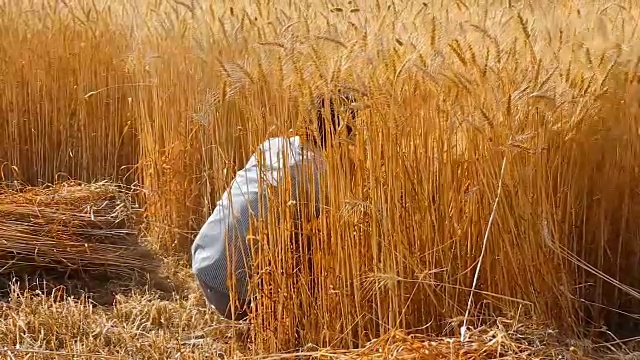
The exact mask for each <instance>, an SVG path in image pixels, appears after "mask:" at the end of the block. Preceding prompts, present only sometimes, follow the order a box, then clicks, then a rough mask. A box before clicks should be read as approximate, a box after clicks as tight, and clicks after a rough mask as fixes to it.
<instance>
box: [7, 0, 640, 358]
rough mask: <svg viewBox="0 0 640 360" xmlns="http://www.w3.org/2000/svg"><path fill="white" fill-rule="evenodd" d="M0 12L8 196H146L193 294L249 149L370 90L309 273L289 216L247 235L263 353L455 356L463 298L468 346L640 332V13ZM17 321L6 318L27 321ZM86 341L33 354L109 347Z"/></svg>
mask: <svg viewBox="0 0 640 360" xmlns="http://www.w3.org/2000/svg"><path fill="white" fill-rule="evenodd" d="M0 4H1V5H0V30H1V32H0V33H2V34H3V42H2V45H0V64H1V65H0V79H2V82H1V84H2V87H3V88H2V89H1V90H2V91H0V114H2V115H3V116H4V118H5V121H2V122H0V144H2V145H1V146H0V163H2V164H5V165H3V166H2V174H3V177H4V178H5V179H7V180H9V181H14V180H23V181H25V182H27V183H29V184H32V185H36V184H38V183H39V182H40V181H45V182H54V181H55V180H56V179H58V178H59V177H60V176H61V174H63V175H65V174H66V176H69V177H71V178H74V179H78V180H83V181H87V182H94V181H96V180H103V179H109V180H110V181H117V182H122V183H126V184H129V185H132V184H134V185H136V186H139V187H141V188H142V189H143V191H142V192H141V193H140V194H139V200H140V203H141V204H142V205H144V215H145V230H146V233H145V237H146V238H147V239H148V243H149V244H150V245H151V247H152V248H153V250H154V251H156V252H157V253H159V254H162V255H163V256H165V257H166V258H167V259H169V260H168V261H167V262H166V264H165V265H166V268H167V269H166V271H168V272H169V273H171V274H174V275H175V276H178V279H190V278H189V276H188V275H184V274H185V273H184V271H186V270H184V268H185V267H187V265H186V263H187V261H188V247H189V245H190V243H191V240H192V239H193V236H194V235H195V232H196V231H197V230H198V229H199V226H200V225H201V224H202V223H203V222H204V220H205V219H206V217H207V216H208V215H209V214H210V212H211V210H212V207H213V206H214V204H215V201H216V200H217V199H218V198H219V196H220V194H221V192H222V191H223V190H224V189H225V187H226V186H227V184H228V182H229V181H230V180H231V178H232V177H233V174H234V172H235V170H237V169H238V168H239V167H241V166H242V165H243V164H244V162H245V161H246V160H247V158H248V156H249V155H250V153H251V152H252V150H253V149H254V147H255V146H256V145H257V144H259V143H260V142H262V141H263V140H264V139H265V138H266V137H269V136H274V135H279V134H288V133H289V130H290V129H299V128H301V127H303V126H304V125H305V121H306V118H307V117H308V116H309V115H311V113H310V111H309V109H308V106H307V104H308V101H309V100H310V98H311V95H312V94H313V93H315V92H316V91H320V90H324V89H332V88H336V87H339V86H349V87H352V88H355V89H358V90H359V91H360V92H361V93H362V94H363V96H362V97H361V99H360V101H359V102H360V103H361V104H360V105H361V106H362V108H363V110H362V112H361V114H362V117H361V120H360V122H359V124H357V126H356V128H357V135H358V136H357V137H356V140H355V143H354V144H353V149H352V151H351V152H350V153H349V154H348V156H349V158H350V160H349V161H344V160H343V159H345V155H346V154H344V153H341V150H339V149H333V150H331V151H330V152H329V154H328V156H327V160H328V173H327V176H326V177H325V178H324V179H323V181H324V182H325V184H326V190H327V191H326V192H325V197H326V200H327V201H326V204H327V206H326V207H325V208H324V210H323V216H322V217H321V219H320V220H318V221H315V222H313V223H311V224H310V226H311V229H303V231H305V232H306V233H304V235H303V236H304V237H305V238H306V239H308V240H309V242H310V243H311V245H312V246H311V248H312V249H313V250H312V253H311V254H310V255H311V256H313V258H314V267H313V269H312V270H308V269H300V268H299V267H297V266H296V264H297V261H298V258H297V257H296V256H294V250H295V248H296V246H297V245H295V244H296V242H295V241H291V242H289V241H285V239H293V240H295V239H296V238H297V237H299V234H297V233H296V231H297V230H296V229H294V228H293V226H291V225H292V223H293V219H292V218H291V216H292V214H293V212H291V211H289V210H285V209H284V208H282V206H274V208H273V211H277V212H279V213H281V214H283V216H282V218H281V222H280V223H277V224H271V225H270V226H268V227H267V228H263V230H265V231H262V232H257V233H256V234H254V235H255V241H259V242H260V243H261V244H262V245H264V246H263V247H262V249H261V252H260V253H259V258H258V259H257V260H258V269H257V270H258V276H257V277H256V278H255V279H254V280H255V283H256V284H257V283H259V284H260V288H259V290H260V292H259V293H258V298H257V301H256V303H255V306H256V310H259V311H258V312H257V315H256V316H255V317H254V318H253V319H252V325H253V326H252V330H254V331H252V332H251V333H250V340H251V341H250V343H251V348H250V353H251V354H265V353H279V352H283V351H287V350H291V349H299V348H300V347H302V346H304V345H306V344H308V343H312V344H314V345H315V346H317V347H319V348H330V349H333V350H336V349H355V348H361V349H362V348H365V349H366V346H367V344H371V341H372V340H374V339H379V338H381V339H389V338H385V337H384V336H385V334H395V333H397V331H400V329H405V330H406V329H416V328H418V329H421V332H422V333H424V334H431V335H433V336H435V337H438V336H447V337H450V338H458V337H459V336H460V326H461V325H462V324H463V321H457V320H458V319H462V318H463V317H464V316H465V314H466V310H467V305H468V304H469V299H470V297H472V301H471V307H470V309H471V311H470V313H469V317H468V318H467V324H468V325H469V326H470V329H487V331H491V330H489V329H494V328H492V327H491V326H490V324H491V323H492V322H493V321H494V320H495V319H496V318H500V317H502V316H504V315H505V314H511V313H514V312H517V313H519V314H522V318H526V319H529V320H528V321H529V322H533V323H542V324H545V326H546V327H548V328H554V329H557V331H558V334H561V335H562V336H563V337H567V338H574V337H577V338H580V337H585V336H586V337H590V338H594V339H595V338H596V337H597V336H596V335H598V334H599V333H600V332H598V331H596V332H595V333H588V332H587V331H586V330H588V329H589V328H595V329H599V328H601V327H602V326H603V325H606V326H607V327H608V328H610V329H613V330H612V331H613V332H614V333H615V335H617V336H625V335H633V334H634V331H635V329H633V327H634V326H637V323H638V322H637V320H636V319H637V318H638V317H637V315H635V313H637V312H638V309H639V302H638V290H636V289H639V288H640V277H638V276H637V264H638V261H639V260H640V259H639V257H640V251H639V250H640V249H639V246H640V243H639V242H638V241H637V239H638V238H639V236H640V225H639V223H638V222H637V221H636V219H637V218H639V217H640V207H639V206H638V204H639V203H640V192H638V189H639V188H640V173H639V172H638V169H639V168H640V163H639V162H638V160H637V159H639V158H640V139H639V137H640V133H639V132H638V128H640V113H639V112H638V110H639V108H640V107H639V104H640V97H639V95H640V85H639V80H640V77H639V76H638V73H639V69H638V64H639V60H638V59H640V41H639V40H638V38H639V37H638V36H637V19H638V18H639V17H640V6H638V3H637V2H635V1H631V0H628V1H619V2H617V3H611V2H604V1H599V0H597V1H586V0H578V1H560V2H555V1H546V0H543V1H498V0H496V1H440V2H424V3H423V2H409V3H407V4H405V2H394V1H379V2H372V1H371V2H367V1H363V2H358V1H338V2H331V3H328V2H323V1H303V2H298V3H292V2H289V1H284V0H273V1H270V2H266V3H264V4H254V3H249V2H238V1H233V2H225V1H223V2H220V1H218V2H209V1H198V2H196V1H193V2H183V1H168V2H159V1H139V0H128V1H124V2H121V3H118V4H113V3H108V2H105V1H91V2H90V1H79V2H74V3H73V4H67V3H66V2H56V1H48V0H46V1H41V2H32V3H29V2H13V1H3V2H0ZM503 163H504V164H505V168H504V169H505V170H504V174H503V176H502V181H500V179H501V169H502V165H503ZM499 185H501V191H500V193H499V194H498V188H499ZM498 195H499V196H498ZM496 199H498V200H497V205H496V207H495V211H494V203H496ZM284 203H286V201H285V202H284ZM492 215H493V221H492V224H491V227H490V228H489V227H488V223H489V219H490V217H491V216H492ZM483 249H484V252H483ZM300 250H305V249H300ZM481 253H483V254H484V255H483V256H482V259H481V261H480V255H481ZM310 271H312V272H313V273H310ZM476 272H477V274H478V276H477V278H476V277H475V276H474V275H475V274H476ZM177 274H182V275H177ZM180 281H182V280H180ZM185 281H191V280H185ZM175 282H178V280H175ZM311 285H313V289H315V293H314V292H312V291H310V290H309V289H310V288H311ZM184 291H186V292H184V293H181V294H180V295H181V297H182V298H183V297H184V296H186V294H190V296H196V294H197V292H196V291H195V290H194V289H191V290H184ZM190 291H193V292H190ZM13 301H14V304H15V302H16V301H17V300H15V299H14V300H13ZM38 301H39V300H38ZM42 301H45V302H46V301H48V300H46V299H43V300H42ZM124 301H125V302H126V301H130V302H131V304H134V303H135V302H136V301H140V302H139V303H138V304H137V305H135V306H138V307H139V309H141V310H140V311H143V312H144V311H148V310H149V308H152V305H150V303H149V302H145V301H143V300H141V299H140V298H135V297H133V298H129V300H124ZM163 301H164V300H163ZM166 301H168V302H167V303H166V304H167V306H178V307H179V306H185V307H183V308H180V310H177V308H176V310H175V314H173V315H172V316H176V317H179V316H181V315H180V314H182V315H184V316H185V317H186V318H189V319H190V320H189V321H193V329H194V331H195V329H196V328H199V327H200V328H206V327H207V326H209V325H206V323H207V321H208V320H210V319H211V318H210V315H209V313H208V312H206V314H207V315H206V316H205V315H204V314H205V310H198V309H196V308H191V307H190V306H191V305H189V306H188V307H187V306H186V305H185V304H186V303H184V301H185V300H184V299H183V300H179V301H178V300H176V302H172V301H170V300H166ZM181 301H182V302H181ZM180 304H182V305H180ZM52 306H53V305H52ZM82 306H84V305H82ZM82 306H80V305H70V304H69V305H68V308H69V309H73V310H69V311H80V310H79V309H82ZM194 306H195V305H194ZM27 308H28V307H27ZM19 309H21V307H20V306H17V307H13V308H11V311H9V312H3V315H2V316H8V317H11V316H12V315H4V314H5V313H7V314H10V313H11V314H15V316H16V317H17V318H19V316H18V314H29V313H28V312H22V313H21V312H20V311H21V310H19ZM64 309H66V308H65V307H60V311H61V312H64V311H65V310H64ZM22 311H25V310H22ZM92 311H94V310H92ZM95 311H96V312H97V313H99V314H102V315H100V316H103V318H104V319H113V316H116V315H114V314H115V313H113V312H111V311H112V310H107V309H99V310H95ZM196 315H198V316H199V315H202V316H203V317H202V318H198V317H197V316H196ZM20 316H21V315H20ZM31 316H32V317H33V320H32V321H33V324H37V323H38V321H40V320H39V319H40V318H39V317H38V315H35V314H32V315H31ZM190 316H193V317H190ZM207 316H209V317H207ZM196 318H197V319H196ZM92 319H93V318H92ZM194 319H195V320H194ZM451 319H456V321H455V322H454V323H451V322H450V321H451ZM114 321H115V320H114ZM185 321H186V320H185ZM91 322H93V320H91ZM141 323H144V321H142V322H141ZM47 324H49V325H47V327H46V329H47V331H49V332H53V331H54V330H53V329H54V327H55V326H59V325H55V323H47ZM98 324H100V322H99V321H96V322H95V326H98V327H100V326H101V325H98ZM103 324H104V323H103ZM177 324H180V322H172V323H171V325H167V327H166V328H163V330H157V331H160V332H162V334H163V335H161V336H159V338H160V339H162V341H161V342H159V343H152V342H148V341H150V340H149V338H147V340H145V337H144V336H143V335H142V334H143V333H147V331H148V330H147V329H145V330H144V331H143V332H138V333H136V334H138V335H136V336H134V335H130V337H128V338H127V339H128V340H127V341H126V342H121V343H116V344H121V345H113V346H112V347H111V349H112V350H110V351H111V354H115V355H116V356H118V355H122V354H124V351H125V350H126V349H129V348H128V346H133V347H134V348H132V349H131V351H133V353H135V354H136V356H140V357H144V356H149V357H153V356H154V355H152V354H154V353H153V351H156V353H157V354H159V355H158V356H159V357H163V356H165V355H168V354H169V353H168V352H169V351H177V350H171V349H174V348H172V347H171V346H168V347H167V348H166V349H165V350H162V347H163V346H164V345H166V344H170V343H172V344H176V343H177V341H178V340H176V339H177V337H176V335H175V334H176V333H174V332H172V331H174V330H171V329H181V326H182V325H177ZM427 324H428V326H427ZM621 324H624V325H625V326H627V325H628V329H624V328H622V326H620V325H621ZM34 326H35V325H34ZM69 326H72V327H73V326H75V329H76V330H77V331H84V330H82V329H84V328H89V327H91V326H94V325H89V324H84V325H82V324H80V323H74V324H69ZM119 326H120V325H119ZM127 326H128V325H121V327H122V328H127ZM211 326H214V325H211ZM103 327H104V326H103ZM8 329H9V328H8ZM167 329H168V330H167ZM38 330H40V331H41V330H42V329H41V328H38ZM2 331H4V330H2ZM12 331H13V330H10V329H9V330H7V334H9V333H12ZM34 331H35V330H33V329H31V330H29V328H27V330H25V332H24V333H25V334H26V333H28V334H30V336H38V335H34V334H36V332H34ZM149 331H150V330H149ZM176 331H177V330H176ZM134 333H135V332H130V333H128V334H134ZM506 333H507V334H508V333H509V332H508V331H507V332H506ZM601 333H603V334H608V333H607V332H604V331H603V332H601ZM73 334H75V333H73ZM211 334H212V335H213V333H211ZM471 334H474V335H475V336H481V334H483V333H482V332H481V333H476V332H473V331H472V332H471ZM494 334H496V333H494ZM499 334H502V333H499ZM123 336H125V335H123ZM559 336H560V335H559ZM151 338H155V337H151ZM11 339H15V338H11ZM70 339H71V337H68V338H66V340H64V341H66V343H65V344H66V345H60V346H58V345H56V346H54V345H52V344H46V343H43V342H36V343H34V344H40V345H37V346H36V345H34V346H36V347H38V349H42V350H45V349H46V350H52V351H54V350H55V351H57V350H60V349H64V351H69V352H89V353H100V351H101V350H100V349H99V348H100V347H102V348H103V350H104V351H107V350H105V349H106V348H108V347H107V345H104V344H103V343H100V342H96V343H95V344H96V345H95V346H94V345H92V344H94V343H92V342H91V341H92V339H93V338H89V337H81V339H85V340H82V341H80V342H79V343H73V342H72V340H70ZM405 340H406V339H405ZM405 340H403V341H401V342H400V343H406V344H414V345H415V346H417V347H418V348H420V349H422V348H423V346H424V344H425V342H424V341H418V342H415V341H413V340H412V341H405ZM17 341H18V340H11V341H9V343H10V344H12V345H17V344H19V342H17ZM64 341H63V342H64ZM96 341H97V340H96ZM145 341H147V342H145ZM206 341H215V340H212V339H208V340H206ZM380 341H382V340H380ZM606 341H612V340H610V339H609V340H606ZM136 342H139V344H136ZM125 343H126V346H125V345H124V344H125ZM42 344H44V345H42ZM72 344H73V346H72ZM373 344H378V343H375V342H374V343H373ZM419 344H422V345H419ZM451 344H456V343H455V341H454V342H452V343H451ZM623 344H626V343H623ZM485 345H486V344H485ZM617 345H620V344H617ZM136 346H138V347H136ZM452 346H454V350H455V346H457V345H452ZM523 346H524V345H523ZM436 347H437V346H436ZM204 348H207V346H205V347H204ZM369 349H370V348H369ZM487 349H495V348H491V346H489V347H487ZM513 349H515V350H513ZM513 349H511V350H513V352H514V354H515V353H517V352H521V353H522V354H526V352H527V351H529V350H527V348H526V347H518V346H516V347H514V348H513ZM511 350H509V351H511ZM118 351H121V352H118ZM194 351H196V352H197V350H194ZM203 351H204V350H203ZM363 351H364V350H363ZM451 351H453V350H451ZM455 351H457V350H455ZM491 351H494V350H491ZM629 351H631V350H629ZM196 352H194V354H196ZM138 354H139V355H138ZM171 354H172V355H175V353H171ZM336 354H337V352H336ZM42 356H44V357H46V355H42ZM194 356H196V357H197V356H199V355H194ZM327 356H329V355H327ZM336 356H337V355H336ZM487 356H489V355H487ZM523 356H524V355H523Z"/></svg>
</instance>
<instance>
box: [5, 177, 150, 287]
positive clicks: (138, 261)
mask: <svg viewBox="0 0 640 360" xmlns="http://www.w3.org/2000/svg"><path fill="white" fill-rule="evenodd" d="M139 211H140V209H138V207H137V206H136V205H135V203H134V202H133V201H132V196H131V193H129V192H127V191H126V190H124V189H122V188H120V187H119V186H118V185H115V184H110V183H107V182H101V183H93V184H85V183H80V182H75V181H67V182H62V183H59V184H55V185H52V186H42V187H21V188H17V189H15V188H14V189H9V188H6V187H4V188H0V275H6V274H14V275H20V274H24V273H32V272H34V271H43V272H49V271H55V272H63V273H70V272H73V273H79V274H82V276H87V275H90V274H101V275H107V276H109V277H113V276H117V277H119V278H122V277H131V276H133V275H135V274H137V273H145V272H148V271H150V270H151V269H152V268H153V267H154V266H155V265H154V262H153V261H151V259H150V257H149V253H148V252H147V251H146V250H145V249H144V247H143V246H142V245H140V244H139V243H138V241H137V238H138V220H137V214H138V213H139Z"/></svg>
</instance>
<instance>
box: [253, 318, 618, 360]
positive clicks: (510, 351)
mask: <svg viewBox="0 0 640 360" xmlns="http://www.w3.org/2000/svg"><path fill="white" fill-rule="evenodd" d="M558 334H559V333H558V332H556V331H553V330H551V329H550V328H549V327H546V326H542V325H541V324H539V323H537V322H535V321H532V320H528V321H524V322H519V321H514V320H509V319H503V318H498V319H496V320H495V321H493V322H492V324H490V325H487V326H483V327H481V328H478V329H474V330H472V331H470V332H469V333H468V336H467V337H466V339H465V340H464V341H461V339H460V338H459V337H436V336H425V335H415V334H409V332H407V331H404V330H392V331H389V332H387V333H386V334H384V335H383V336H381V337H379V338H377V339H375V340H372V341H370V342H369V343H368V344H366V346H364V347H362V348H357V349H345V350H336V349H315V350H312V351H311V350H309V349H307V351H301V352H297V353H291V354H284V353H283V354H270V355H265V356H262V357H259V358H260V359H262V360H265V359H269V360H272V359H273V360H275V359H288V358H292V359H293V358H297V357H301V356H306V357H309V358H319V359H372V360H373V359H425V360H429V359H434V360H435V359H459V360H462V359H602V358H612V359H619V358H622V356H621V353H622V350H621V349H619V348H616V347H614V346H611V345H610V344H600V345H598V344H594V343H591V342H589V341H569V340H566V339H564V338H562V337H561V336H558ZM602 345H607V346H602ZM626 350H627V353H628V354H630V352H629V349H626Z"/></svg>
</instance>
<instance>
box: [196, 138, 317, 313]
mask: <svg viewBox="0 0 640 360" xmlns="http://www.w3.org/2000/svg"><path fill="white" fill-rule="evenodd" d="M318 160H320V159H318V158H317V157H315V156H314V154H313V153H312V152H310V151H306V150H304V149H303V147H302V144H301V139H300V137H292V138H284V137H281V138H271V139H268V140H267V141H265V142H263V143H262V144H261V145H260V146H259V147H258V151H257V152H256V153H255V154H254V155H253V156H252V157H251V158H250V159H249V161H248V162H247V164H246V165H245V167H244V168H243V169H241V170H240V171H238V173H237V174H236V176H235V178H234V180H233V181H232V183H231V185H230V187H229V189H227V190H226V191H225V193H224V194H223V195H222V198H221V199H220V200H219V201H218V203H217V205H216V208H215V210H214V211H213V213H212V214H211V216H210V217H209V218H208V219H207V221H206V223H205V224H204V226H203V227H202V229H201V230H200V232H199V233H198V235H197V237H196V239H195V241H194V244H193V246H192V256H193V262H192V270H193V272H194V273H195V274H196V276H197V278H198V280H199V281H200V285H201V287H202V288H203V290H207V291H206V293H208V294H209V296H208V300H209V302H210V303H212V304H213V305H214V306H215V307H216V308H217V309H218V311H220V312H221V313H223V314H225V313H226V312H225V311H224V310H222V309H221V307H222V308H224V307H227V303H228V301H229V300H228V295H227V296H224V295H223V294H229V293H230V290H231V289H229V286H228V282H227V280H228V276H227V274H228V271H230V270H232V271H233V272H234V273H235V276H234V279H233V280H235V289H234V290H235V292H236V293H237V295H238V297H239V298H240V299H246V297H247V281H248V278H249V273H250V271H251V266H250V264H251V250H250V249H249V246H248V243H247V241H246V238H247V235H248V231H249V225H250V221H251V220H252V219H256V220H257V219H263V220H266V217H267V213H268V206H269V199H268V197H267V191H266V190H267V189H266V188H267V186H272V187H278V186H279V185H281V183H282V181H285V178H284V176H283V175H286V176H287V177H288V178H289V179H290V180H291V190H292V195H293V196H292V199H291V200H293V201H296V200H297V199H298V197H297V188H298V187H297V185H298V184H296V180H297V178H298V175H299V170H300V168H301V165H302V163H303V162H311V163H313V164H314V165H316V166H313V168H312V169H313V171H314V175H315V181H314V182H315V184H316V186H315V187H316V189H315V191H316V197H318V195H319V193H320V189H319V187H318V183H319V181H318V172H319V171H320V170H321V168H320V167H319V166H321V164H320V163H319V162H317V161H318ZM261 205H262V206H261ZM318 208H319V202H317V203H316V211H318ZM225 239H226V241H225ZM228 246H230V247H232V251H227V247H228ZM229 267H231V269H230V268H229ZM216 296H217V297H218V298H216ZM219 297H223V298H222V299H220V298H219Z"/></svg>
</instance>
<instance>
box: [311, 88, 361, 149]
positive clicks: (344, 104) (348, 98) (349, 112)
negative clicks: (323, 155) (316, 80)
mask: <svg viewBox="0 0 640 360" xmlns="http://www.w3.org/2000/svg"><path fill="white" fill-rule="evenodd" d="M355 102H356V99H355V96H354V95H353V94H351V93H349V92H346V91H339V92H337V93H335V94H330V95H319V96H316V99H315V104H316V122H317V124H316V126H317V131H318V132H317V134H318V139H317V141H318V142H319V143H318V145H319V146H320V147H321V148H322V149H326V148H327V147H328V145H329V144H330V143H333V144H335V141H336V140H337V139H344V138H348V137H350V136H351V134H352V133H353V123H355V121H356V116H357V110H356V108H355V106H354V105H355Z"/></svg>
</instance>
